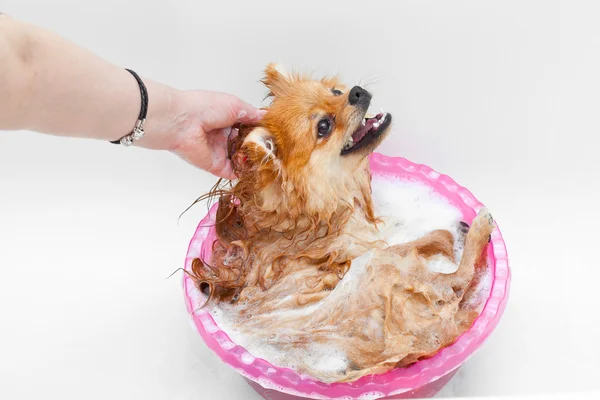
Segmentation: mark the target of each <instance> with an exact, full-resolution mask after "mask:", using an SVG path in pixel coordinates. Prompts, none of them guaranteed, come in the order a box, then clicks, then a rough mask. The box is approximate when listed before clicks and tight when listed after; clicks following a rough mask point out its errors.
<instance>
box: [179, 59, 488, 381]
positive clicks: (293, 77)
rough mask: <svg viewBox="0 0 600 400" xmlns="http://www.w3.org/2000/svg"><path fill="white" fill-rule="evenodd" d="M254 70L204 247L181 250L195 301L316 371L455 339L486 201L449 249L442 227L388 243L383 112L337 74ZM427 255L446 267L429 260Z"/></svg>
mask: <svg viewBox="0 0 600 400" xmlns="http://www.w3.org/2000/svg"><path fill="white" fill-rule="evenodd" d="M262 82H263V83H264V85H265V86H266V87H267V88H268V90H269V97H270V98H271V100H272V101H271V104H270V106H269V107H268V109H267V113H266V115H265V116H264V118H263V120H262V121H261V122H260V123H259V124H257V125H254V126H240V127H239V130H238V134H237V136H235V137H232V138H231V140H230V142H229V153H230V157H231V161H232V164H233V167H234V171H235V172H236V175H237V176H238V180H237V181H235V182H234V183H232V185H231V186H230V188H228V189H219V190H215V191H213V192H212V193H211V194H212V195H214V196H218V198H219V200H218V210H217V215H216V226H215V231H216V235H217V239H216V241H215V242H214V244H213V252H212V258H211V259H210V260H201V259H195V260H194V261H193V263H192V269H191V272H190V274H191V276H192V277H193V279H194V280H195V282H196V284H197V285H198V287H199V288H200V289H201V290H202V291H204V292H205V293H206V294H207V295H208V300H207V304H209V303H210V304H212V305H213V306H219V307H221V308H222V309H223V310H224V311H226V312H227V313H228V314H229V315H231V316H234V317H233V318H232V319H231V320H232V321H234V322H233V323H232V327H233V329H234V330H235V331H236V332H238V333H239V335H241V336H239V335H238V336H239V337H246V338H247V339H249V338H251V340H252V341H254V343H260V344H261V345H264V346H265V347H268V348H270V349H275V350H277V351H278V352H279V353H280V354H288V355H290V357H288V358H287V359H286V358H285V357H284V358H282V359H279V362H280V364H282V365H281V366H289V367H292V368H294V369H296V370H297V371H299V372H300V373H303V374H306V375H309V376H311V377H313V378H315V379H318V380H320V381H322V382H350V381H355V380H357V379H359V378H360V377H363V376H365V375H370V374H377V373H384V372H388V371H390V370H391V369H394V368H401V367H405V366H408V365H410V364H412V363H414V362H417V361H419V360H421V359H423V358H427V357H430V356H432V355H434V354H436V353H437V352H438V351H439V350H440V349H442V348H444V347H446V346H449V345H451V344H452V343H454V342H455V341H456V339H457V338H458V337H459V336H460V335H461V334H462V333H463V332H465V331H466V330H468V329H469V327H470V326H471V325H472V323H473V321H474V320H475V318H476V317H477V315H478V313H477V311H476V310H475V309H474V308H473V307H472V306H470V305H469V304H470V302H468V301H467V300H468V299H469V298H471V297H472V296H473V295H474V293H473V286H474V283H475V282H476V281H477V279H478V274H479V272H480V271H482V270H483V269H484V268H483V267H484V265H485V257H484V255H485V249H486V246H487V243H488V240H489V237H490V234H491V231H492V228H493V219H492V217H491V215H490V214H489V212H488V211H487V210H485V209H484V210H482V211H481V212H480V213H479V214H478V215H477V217H476V218H475V219H474V221H473V223H472V225H471V227H470V228H469V229H468V230H467V229H465V232H463V236H462V240H464V251H463V253H462V257H461V259H460V260H455V255H454V246H455V243H454V242H455V239H454V235H453V234H452V233H451V232H449V231H447V230H436V231H433V232H430V233H428V234H426V235H424V236H423V237H421V238H419V239H417V240H415V241H413V242H410V243H404V244H399V245H392V246H390V245H388V244H387V243H385V241H384V240H381V239H380V238H379V236H378V232H379V229H380V226H381V224H382V219H381V218H379V217H378V216H377V215H376V210H375V209H374V206H373V200H372V197H371V172H370V169H369V161H368V155H369V154H370V153H372V152H373V151H374V150H375V149H376V148H377V147H378V146H379V145H380V144H381V142H382V141H383V140H384V139H385V138H386V137H387V136H388V134H389V131H390V127H391V123H392V115H391V114H389V113H383V112H382V113H379V114H377V115H374V116H371V117H369V116H367V111H368V109H369V107H370V104H371V99H372V95H371V93H370V92H369V91H367V90H365V89H364V88H361V87H359V86H353V87H348V86H346V85H344V84H343V83H342V82H341V81H340V79H339V78H338V77H325V78H323V79H314V78H312V77H311V76H307V75H304V74H299V73H287V72H285V71H283V70H282V69H281V68H279V67H278V66H276V65H273V64H269V65H268V66H267V68H266V70H265V75H264V78H263V80H262ZM432 257H445V258H446V259H448V260H450V261H451V262H453V263H455V264H456V267H457V269H456V272H454V273H452V274H441V273H434V272H431V271H430V270H429V269H428V267H427V261H428V260H429V259H431V258H432ZM240 340H241V339H240ZM332 354H333V355H332ZM327 357H330V359H335V360H338V361H339V362H336V363H333V364H332V365H329V364H331V363H327V362H326V361H327V359H326V358H327ZM323 362H325V364H327V365H329V366H328V367H324V366H323V365H325V364H323Z"/></svg>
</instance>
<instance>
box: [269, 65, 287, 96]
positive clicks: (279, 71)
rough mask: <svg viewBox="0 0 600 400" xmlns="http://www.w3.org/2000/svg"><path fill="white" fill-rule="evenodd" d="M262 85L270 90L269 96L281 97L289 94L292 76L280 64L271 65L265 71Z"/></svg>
mask: <svg viewBox="0 0 600 400" xmlns="http://www.w3.org/2000/svg"><path fill="white" fill-rule="evenodd" d="M262 83H263V84H264V85H265V86H266V87H267V88H268V89H269V96H275V97H277V96H281V95H284V94H285V93H287V92H288V90H289V88H290V86H291V83H292V76H291V75H290V74H288V73H287V72H286V71H284V69H283V68H282V67H281V66H280V65H279V64H273V63H271V64H269V65H267V68H266V69H265V76H264V78H263V79H262Z"/></svg>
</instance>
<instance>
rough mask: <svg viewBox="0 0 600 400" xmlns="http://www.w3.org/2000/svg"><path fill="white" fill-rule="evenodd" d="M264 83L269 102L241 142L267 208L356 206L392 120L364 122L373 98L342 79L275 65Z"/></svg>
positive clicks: (306, 209)
mask: <svg viewBox="0 0 600 400" xmlns="http://www.w3.org/2000/svg"><path fill="white" fill-rule="evenodd" d="M262 82H263V83H264V84H265V86H266V87H267V88H268V89H269V95H270V97H271V98H272V102H271V105H270V106H269V108H268V110H267V114H266V115H265V117H264V118H263V120H262V121H261V123H260V126H257V127H253V128H252V129H249V130H248V131H247V132H245V133H244V134H243V135H241V138H240V139H241V140H243V142H242V143H241V149H242V150H243V157H244V162H247V163H249V164H250V165H252V166H253V167H254V168H252V170H253V172H254V175H256V176H255V177H254V179H257V180H258V181H259V182H260V184H259V185H258V187H259V189H257V186H254V188H255V189H254V190H255V191H261V192H263V193H259V195H262V196H261V197H262V198H263V200H264V203H265V204H266V205H267V206H266V208H269V207H271V208H272V209H273V210H274V209H276V208H277V207H278V206H279V205H281V203H284V204H283V206H284V207H287V208H288V209H289V208H290V207H296V205H295V204H293V203H298V205H297V207H298V208H302V210H301V211H302V212H303V213H304V214H307V213H308V214H311V213H313V212H314V213H316V214H321V215H324V214H330V213H331V212H334V211H335V208H336V205H337V204H338V200H340V198H343V200H345V201H346V202H348V203H351V204H352V203H353V199H352V198H351V197H352V196H353V193H352V192H356V191H361V190H363V189H364V186H365V185H367V186H368V184H369V183H368V182H369V181H368V180H365V178H364V175H365V174H366V175H368V161H367V156H368V155H369V154H370V153H371V152H372V151H373V150H374V149H375V148H376V147H377V146H378V145H379V144H380V143H381V142H382V140H383V139H384V138H385V137H386V135H387V134H388V132H389V129H390V125H391V121H392V117H391V115H390V114H386V113H380V114H377V115H376V116H374V117H372V118H367V110H368V108H369V106H370V104H371V97H372V96H371V94H370V93H369V92H368V91H366V90H365V89H363V88H361V87H359V86H354V87H347V86H345V85H344V84H342V83H341V82H340V81H339V80H338V79H337V78H323V79H314V78H311V77H308V76H304V75H301V74H288V73H286V72H283V71H282V70H281V69H280V68H278V67H277V66H275V65H273V64H270V65H268V66H267V68H266V70H265V76H264V78H263V80H262ZM363 171H364V173H363ZM359 175H360V176H359ZM242 180H244V175H243V174H242V175H241V176H240V181H242ZM279 188H281V190H282V191H283V192H284V193H283V194H282V193H280V192H279ZM277 196H279V198H277ZM294 196H295V198H294ZM299 199H301V201H300V200H299ZM322 211H323V212H322Z"/></svg>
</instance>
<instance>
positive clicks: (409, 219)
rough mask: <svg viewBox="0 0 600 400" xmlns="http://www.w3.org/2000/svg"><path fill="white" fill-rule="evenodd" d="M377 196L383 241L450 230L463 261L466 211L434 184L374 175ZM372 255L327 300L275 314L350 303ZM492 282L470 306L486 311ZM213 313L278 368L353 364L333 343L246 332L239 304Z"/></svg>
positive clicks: (437, 261) (447, 265) (436, 261)
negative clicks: (281, 341) (285, 344)
mask: <svg viewBox="0 0 600 400" xmlns="http://www.w3.org/2000/svg"><path fill="white" fill-rule="evenodd" d="M372 197H373V202H374V207H375V213H376V215H378V216H379V217H381V218H382V219H383V220H384V224H383V226H382V227H381V230H380V233H379V238H380V239H382V240H385V241H386V242H387V243H388V244H389V245H395V244H401V243H406V242H409V241H412V240H415V239H418V238H420V237H422V236H424V235H426V234H427V233H429V232H431V231H433V230H437V229H445V230H448V231H450V232H451V233H452V234H453V235H454V238H455V243H456V244H455V249H454V250H455V256H456V257H457V258H456V259H457V260H460V256H461V255H462V250H463V243H462V240H461V239H462V237H461V235H462V234H461V233H460V225H459V222H460V221H461V218H462V214H461V212H460V211H459V210H458V209H457V208H456V207H454V206H453V205H452V204H450V203H449V202H448V200H447V199H445V198H443V197H442V196H440V195H439V194H437V193H436V192H435V191H434V190H433V189H432V188H430V187H429V186H427V185H425V184H422V183H418V182H407V181H401V180H398V179H394V178H390V177H378V176H373V181H372ZM371 256H372V252H368V253H365V254H363V255H362V256H360V257H358V258H356V259H354V260H353V261H352V266H351V268H350V269H349V271H348V272H347V273H346V275H345V276H344V279H342V281H340V282H339V283H338V285H337V286H336V288H335V289H334V290H333V291H332V292H331V294H330V295H329V296H328V297H326V298H325V299H324V300H323V301H321V302H318V303H315V304H311V305H309V306H307V307H302V308H298V309H287V308H286V309H283V310H275V311H273V313H272V314H271V316H281V317H283V316H285V317H290V316H301V315H307V314H310V313H312V312H314V311H315V309H316V308H317V307H327V306H328V304H336V303H337V304H339V303H340V301H345V299H347V298H349V297H350V294H351V293H352V292H353V291H356V290H359V285H360V282H361V277H362V276H363V274H364V273H365V270H366V265H367V263H368V262H369V260H370V259H371ZM428 267H429V268H430V269H431V270H432V271H435V272H439V273H445V274H447V273H453V272H455V270H456V268H457V267H456V265H454V264H453V263H452V262H451V261H450V260H448V259H447V258H444V257H442V256H436V257H433V258H431V260H429V262H428ZM490 286H491V274H489V271H486V273H484V274H483V275H482V276H481V278H480V280H479V283H478V287H477V288H476V290H475V291H476V293H478V295H477V296H473V298H472V299H470V302H471V303H472V304H470V306H472V307H473V308H474V309H478V311H480V310H481V308H482V307H483V305H484V301H481V300H485V299H486V298H487V297H488V295H489V288H490ZM210 313H211V315H212V316H213V318H214V319H215V321H216V323H217V324H218V325H219V326H220V327H221V329H223V330H224V331H225V332H226V333H227V334H228V335H229V337H230V339H231V340H232V341H233V342H234V343H237V344H238V345H240V346H242V347H244V348H245V349H246V350H247V351H248V352H249V353H250V354H252V356H254V357H258V358H262V359H264V360H267V361H269V362H270V363H271V364H273V365H275V366H279V367H287V368H291V369H297V368H296V367H297V366H298V365H300V364H306V365H311V366H312V367H313V368H315V367H316V368H318V369H319V370H320V371H321V372H323V373H324V374H325V375H326V374H328V373H333V372H336V371H337V372H340V371H343V370H345V369H346V368H347V367H348V359H347V358H346V356H345V354H344V353H343V351H342V350H341V349H339V348H336V347H334V346H331V345H328V346H325V345H320V344H318V343H314V344H311V345H310V346H306V347H304V348H291V346H290V347H289V348H287V349H285V350H282V349H281V347H275V346H273V345H271V344H270V343H269V340H268V339H267V340H265V339H262V340H261V339H259V338H257V337H253V336H252V335H248V334H244V333H241V332H240V331H239V330H238V329H235V328H234V326H235V325H237V324H239V323H240V322H241V321H240V317H239V315H238V314H237V312H236V309H235V306H232V305H230V304H225V303H219V304H218V305H216V306H212V307H211V309H210ZM285 334H286V332H279V333H278V336H282V335H285ZM375 334H378V333H377V332H375ZM278 336H274V337H272V338H271V339H272V340H273V341H274V342H277V340H275V339H277V338H278Z"/></svg>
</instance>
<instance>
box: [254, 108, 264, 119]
mask: <svg viewBox="0 0 600 400" xmlns="http://www.w3.org/2000/svg"><path fill="white" fill-rule="evenodd" d="M265 114H267V110H258V111H256V114H254V119H255V120H259V119H262V117H264V116H265Z"/></svg>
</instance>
